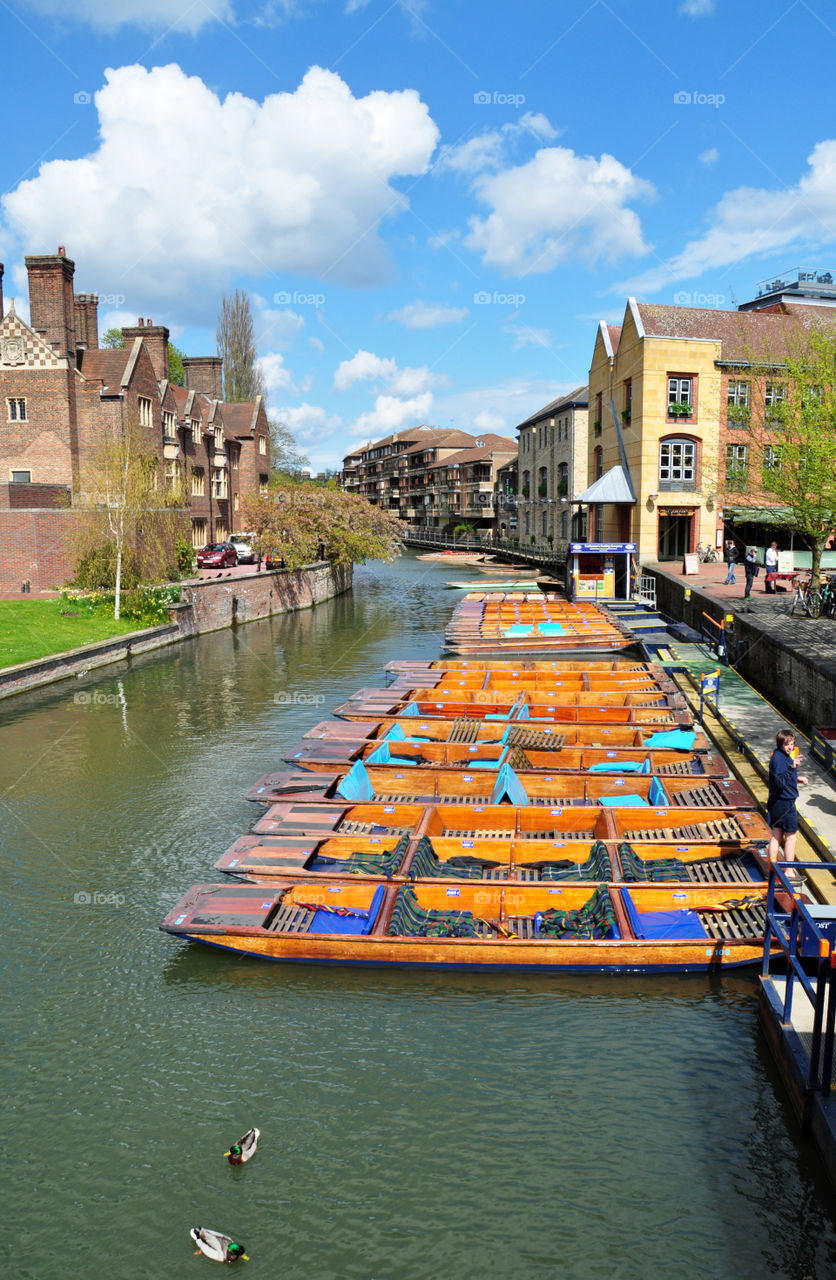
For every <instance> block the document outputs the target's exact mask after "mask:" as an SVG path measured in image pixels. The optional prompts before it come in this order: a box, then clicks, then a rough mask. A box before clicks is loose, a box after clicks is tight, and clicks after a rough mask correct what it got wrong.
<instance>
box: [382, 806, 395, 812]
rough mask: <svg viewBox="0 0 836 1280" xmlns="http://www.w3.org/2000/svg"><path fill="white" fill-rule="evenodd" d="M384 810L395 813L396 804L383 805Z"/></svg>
mask: <svg viewBox="0 0 836 1280" xmlns="http://www.w3.org/2000/svg"><path fill="white" fill-rule="evenodd" d="M383 812H384V813H394V812H395V806H394V805H393V804H385V805H384V806H383Z"/></svg>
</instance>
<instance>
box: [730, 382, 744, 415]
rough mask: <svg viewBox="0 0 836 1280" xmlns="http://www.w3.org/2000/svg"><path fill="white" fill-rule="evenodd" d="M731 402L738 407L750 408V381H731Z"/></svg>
mask: <svg viewBox="0 0 836 1280" xmlns="http://www.w3.org/2000/svg"><path fill="white" fill-rule="evenodd" d="M729 404H730V405H732V404H733V405H734V406H735V407H736V408H738V409H748V408H749V383H748V382H738V381H733V382H732V381H729Z"/></svg>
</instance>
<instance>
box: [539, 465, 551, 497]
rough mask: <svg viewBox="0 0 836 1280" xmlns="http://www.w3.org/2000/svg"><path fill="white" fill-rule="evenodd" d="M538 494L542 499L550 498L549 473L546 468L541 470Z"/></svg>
mask: <svg viewBox="0 0 836 1280" xmlns="http://www.w3.org/2000/svg"><path fill="white" fill-rule="evenodd" d="M537 493H538V494H539V496H540V497H541V498H546V497H548V494H549V473H548V470H547V468H546V467H541V468H540V473H539V478H538V480H537Z"/></svg>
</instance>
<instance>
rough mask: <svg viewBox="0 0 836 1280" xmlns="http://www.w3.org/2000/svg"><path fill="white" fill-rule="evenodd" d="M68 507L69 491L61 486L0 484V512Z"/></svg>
mask: <svg viewBox="0 0 836 1280" xmlns="http://www.w3.org/2000/svg"><path fill="white" fill-rule="evenodd" d="M69 505H70V489H69V488H68V487H67V485H63V484H0V511H9V510H32V509H33V508H34V509H38V510H42V509H44V508H49V507H53V508H63V507H68V506H69Z"/></svg>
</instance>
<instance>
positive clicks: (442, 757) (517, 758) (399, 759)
mask: <svg viewBox="0 0 836 1280" xmlns="http://www.w3.org/2000/svg"><path fill="white" fill-rule="evenodd" d="M550 737H551V741H549V739H546V744H545V746H544V748H543V749H539V748H534V747H528V748H525V747H515V746H509V745H508V744H507V743H504V742H485V743H479V742H475V743H474V742H470V743H468V742H410V741H401V740H396V741H391V742H387V743H386V744H383V743H382V742H381V741H380V740H379V739H374V740H372V741H371V742H368V741H361V742H359V743H358V742H357V740H356V739H354V740H346V739H338V738H335V739H326V740H325V741H317V740H315V739H313V738H303V739H302V740H301V742H297V743H296V744H295V746H293V747H291V748H290V750H289V751H288V753H287V755H286V756H284V757H283V759H284V760H286V761H287V762H288V763H289V764H292V765H294V766H295V767H296V768H301V769H309V770H312V771H314V772H327V771H329V770H331V769H334V768H337V767H338V766H340V765H344V766H346V767H348V766H350V765H352V764H354V762H355V760H364V761H366V762H368V763H371V764H379V765H381V766H386V767H388V768H397V767H398V766H401V765H409V766H411V767H414V768H416V769H426V768H439V767H442V766H443V767H447V768H449V769H467V768H468V767H471V766H476V767H478V768H487V767H491V768H494V769H498V768H499V766H500V765H501V764H503V763H504V762H505V761H506V760H507V761H508V763H509V764H510V765H511V766H512V768H514V769H516V770H517V772H518V773H527V772H528V771H530V770H547V771H550V772H554V773H588V772H589V771H590V770H592V771H593V772H600V773H604V772H606V773H620V772H621V773H631V772H640V771H641V772H645V773H652V774H658V775H661V776H662V777H665V776H668V775H673V774H681V775H683V776H693V777H717V778H720V777H726V776H727V775H728V766H727V764H726V762H725V761H724V760H723V758H722V756H721V755H719V754H718V753H717V752H713V751H651V750H642V749H638V750H637V749H636V748H629V749H624V750H612V749H609V750H608V749H606V748H604V747H597V748H593V747H589V748H584V747H565V746H563V745H562V743H561V742H560V736H559V735H554V734H552V735H550ZM384 745H385V747H386V750H385V751H383V750H382V748H383V746H384ZM385 756H388V757H389V759H385V758H383V757H385Z"/></svg>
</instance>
